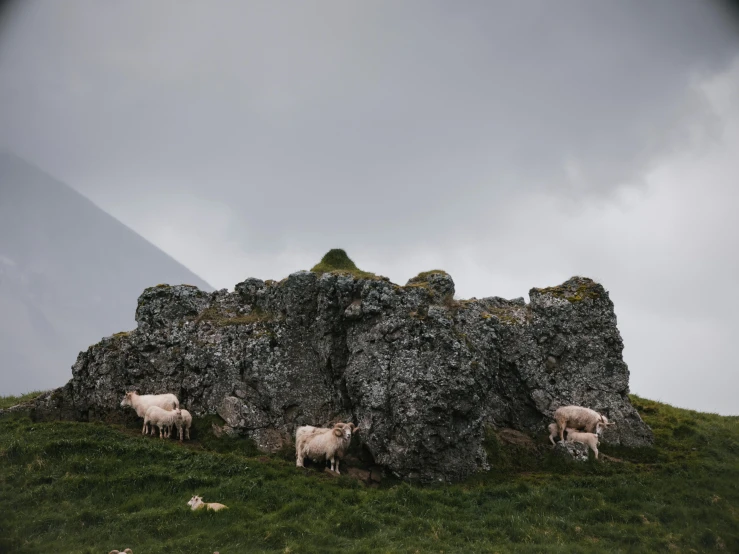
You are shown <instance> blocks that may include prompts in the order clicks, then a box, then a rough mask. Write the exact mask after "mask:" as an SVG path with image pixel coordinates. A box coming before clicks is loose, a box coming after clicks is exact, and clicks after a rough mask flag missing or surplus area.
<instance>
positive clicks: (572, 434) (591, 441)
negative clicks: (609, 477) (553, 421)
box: [567, 427, 600, 460]
mask: <svg viewBox="0 0 739 554" xmlns="http://www.w3.org/2000/svg"><path fill="white" fill-rule="evenodd" d="M567 441H568V442H581V443H583V444H586V445H588V446H589V447H590V450H592V451H593V453H594V454H595V459H596V460H597V459H598V445H599V444H600V442H599V441H598V435H597V434H595V433H582V432H580V431H576V430H575V429H572V428H571V427H568V428H567Z"/></svg>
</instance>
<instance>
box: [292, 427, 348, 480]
mask: <svg viewBox="0 0 739 554" xmlns="http://www.w3.org/2000/svg"><path fill="white" fill-rule="evenodd" d="M359 430H360V428H359V427H355V426H354V424H353V423H336V424H335V425H334V426H333V427H332V428H321V427H313V426H311V425H304V426H303V427H298V429H297V431H296V432H295V458H296V463H295V465H296V466H297V467H303V460H304V459H305V458H310V459H312V460H313V461H319V460H330V461H331V471H335V472H336V473H341V472H340V471H339V463H340V461H341V458H343V457H344V454H345V453H346V451H347V450H348V448H349V444H350V443H351V440H352V433H356V432H358V431H359Z"/></svg>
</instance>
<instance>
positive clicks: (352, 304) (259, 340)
mask: <svg viewBox="0 0 739 554" xmlns="http://www.w3.org/2000/svg"><path fill="white" fill-rule="evenodd" d="M367 275H370V277H366V276H367ZM453 294H454V282H453V280H452V278H451V277H450V276H449V275H447V274H446V273H443V272H429V273H426V274H421V275H419V277H417V278H415V279H412V280H411V281H409V283H408V285H406V286H398V285H395V284H393V283H391V282H389V281H388V280H387V279H384V278H375V277H373V276H371V274H364V273H362V274H361V275H360V276H357V275H355V274H352V273H351V272H338V273H335V272H333V273H332V272H327V273H319V272H308V271H301V272H297V273H294V274H292V275H290V276H289V277H288V278H287V279H284V280H283V281H281V282H279V283H276V282H273V281H266V282H265V281H261V280H258V279H248V280H246V281H244V282H243V283H239V284H238V285H236V287H235V292H233V293H228V292H227V291H225V290H223V291H216V292H213V293H204V292H202V291H198V290H197V289H195V288H194V287H188V286H172V287H166V286H160V287H153V288H150V289H146V291H144V293H143V294H142V295H141V297H140V298H139V304H138V308H137V310H136V319H137V321H138V328H137V329H136V330H134V331H131V332H129V333H125V334H118V335H114V336H112V337H106V338H105V339H103V340H102V341H101V342H100V343H98V344H96V345H94V346H92V347H90V348H88V349H87V351H85V352H82V353H80V355H79V357H78V359H77V362H76V363H75V364H74V366H73V368H72V379H71V380H70V382H69V383H68V384H67V385H66V386H65V387H63V388H62V389H59V390H58V391H56V392H55V393H54V397H53V398H51V395H49V396H48V397H45V399H43V400H42V401H39V402H38V403H37V406H36V415H37V417H39V418H59V417H63V418H67V419H68V418H74V419H81V420H88V419H103V420H110V419H114V418H116V417H117V418H122V417H134V416H133V413H132V411H130V410H129V411H128V412H124V411H123V410H122V409H121V408H120V407H119V404H120V401H121V398H122V397H123V394H124V393H125V392H126V391H127V390H138V391H139V392H140V393H146V394H154V393H162V392H173V393H175V394H177V396H178V397H179V399H180V403H181V405H183V406H185V407H187V409H189V410H190V411H191V412H193V413H194V414H195V415H203V414H216V413H217V414H219V415H220V416H221V417H222V418H223V419H224V421H225V422H226V428H227V429H228V430H229V432H233V433H240V434H242V435H246V436H249V437H252V438H253V439H254V440H255V441H256V443H257V445H258V446H259V447H260V448H262V449H263V450H265V451H272V452H273V451H276V450H279V449H280V448H283V447H284V446H286V445H289V444H290V442H291V440H292V437H293V436H294V433H295V429H296V428H297V427H298V426H300V425H306V424H308V425H321V426H323V425H328V424H330V423H332V422H334V421H338V420H342V421H353V422H354V423H356V424H359V425H360V426H361V428H362V430H361V431H360V433H358V435H357V439H355V440H357V441H361V442H362V443H363V445H364V448H366V450H367V451H368V452H369V453H371V455H372V457H373V458H374V463H375V464H377V465H380V466H385V467H387V468H388V469H389V471H390V473H392V474H394V475H399V476H401V477H403V478H407V479H418V480H421V481H432V480H433V481H438V480H459V479H463V478H465V477H467V476H468V475H470V474H471V473H473V472H475V471H479V470H481V469H486V468H487V467H488V462H487V459H486V455H485V451H484V449H483V448H482V440H483V435H484V433H483V425H484V424H492V425H495V426H496V427H508V428H512V429H515V430H517V431H520V432H523V433H532V432H539V433H540V432H542V431H544V430H545V429H546V426H547V425H548V424H549V423H550V422H551V421H552V414H553V413H554V410H555V409H556V408H557V407H559V406H561V405H565V404H579V405H583V406H588V407H591V408H593V409H595V410H598V411H599V412H601V413H603V414H605V415H607V416H608V418H609V419H610V420H611V421H615V422H616V423H617V425H616V426H614V427H612V428H609V430H608V431H607V433H606V435H605V436H604V437H603V441H604V442H612V443H620V444H624V445H644V444H649V443H651V441H652V433H651V431H650V429H649V428H648V427H647V426H646V425H645V424H644V422H643V421H642V420H641V418H640V417H639V415H638V413H637V412H636V410H635V409H634V408H633V407H632V406H631V404H630V402H629V399H628V396H627V393H628V378H629V372H628V368H627V366H626V364H625V363H624V362H623V359H622V357H621V352H622V349H623V342H622V340H621V336H620V334H619V332H618V329H617V327H616V316H615V314H614V312H613V304H612V302H611V300H610V299H609V297H608V293H607V292H606V291H605V289H604V288H603V287H602V286H601V285H599V284H597V283H594V282H593V281H591V280H589V279H585V278H580V277H576V278H572V279H570V280H569V281H567V282H566V283H564V284H562V285H560V286H558V287H550V288H546V289H532V290H531V291H530V298H531V302H530V303H529V304H526V303H525V302H524V300H523V299H516V300H505V299H502V298H498V297H490V298H483V299H481V300H475V299H473V300H459V301H457V300H454V299H453Z"/></svg>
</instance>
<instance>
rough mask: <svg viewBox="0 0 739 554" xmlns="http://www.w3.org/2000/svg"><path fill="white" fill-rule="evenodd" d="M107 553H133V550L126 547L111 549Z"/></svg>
mask: <svg viewBox="0 0 739 554" xmlns="http://www.w3.org/2000/svg"><path fill="white" fill-rule="evenodd" d="M108 554H133V551H132V550H131V549H130V548H126V549H125V550H111V551H110V552H108Z"/></svg>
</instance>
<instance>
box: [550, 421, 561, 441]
mask: <svg viewBox="0 0 739 554" xmlns="http://www.w3.org/2000/svg"><path fill="white" fill-rule="evenodd" d="M558 432H559V429H557V424H556V423H550V424H549V442H551V443H552V444H553V445H554V446H557V443H555V442H554V437H556V436H557V433H558Z"/></svg>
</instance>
